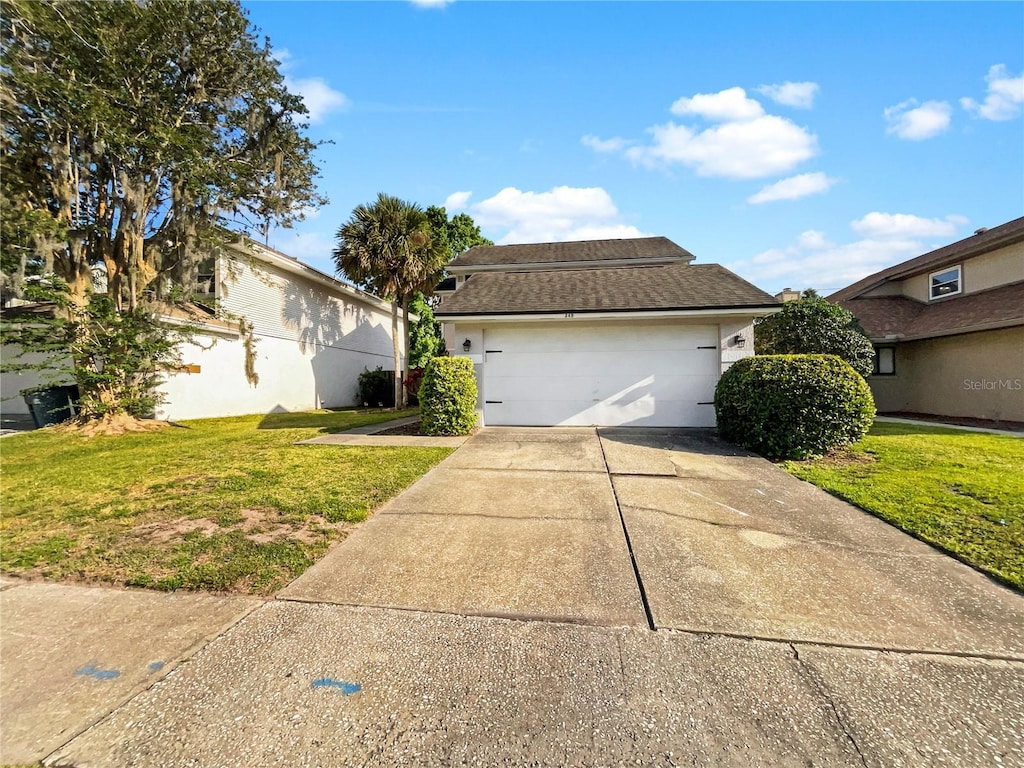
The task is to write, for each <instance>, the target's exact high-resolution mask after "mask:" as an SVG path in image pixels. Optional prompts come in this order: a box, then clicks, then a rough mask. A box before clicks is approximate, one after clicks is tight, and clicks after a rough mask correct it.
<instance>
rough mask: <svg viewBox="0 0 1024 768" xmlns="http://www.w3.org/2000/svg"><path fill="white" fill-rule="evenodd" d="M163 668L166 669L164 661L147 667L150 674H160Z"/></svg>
mask: <svg viewBox="0 0 1024 768" xmlns="http://www.w3.org/2000/svg"><path fill="white" fill-rule="evenodd" d="M163 668H164V663H163V662H162V661H154V662H153V663H152V664H150V665H149V666H148V667H147V669H148V670H149V671H150V672H159V671H160V670H161V669H163Z"/></svg>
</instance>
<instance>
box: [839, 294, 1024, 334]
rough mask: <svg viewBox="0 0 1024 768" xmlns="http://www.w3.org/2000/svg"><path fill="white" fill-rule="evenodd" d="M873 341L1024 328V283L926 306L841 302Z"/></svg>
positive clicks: (893, 299) (900, 300)
mask: <svg viewBox="0 0 1024 768" xmlns="http://www.w3.org/2000/svg"><path fill="white" fill-rule="evenodd" d="M839 303H840V304H842V305H843V306H844V307H846V308H847V309H848V310H850V311H851V312H853V314H855V315H856V316H857V319H858V320H859V321H860V324H861V326H862V327H863V328H864V330H865V331H867V333H868V336H870V337H871V338H872V339H875V340H876V341H877V340H881V339H884V338H885V337H886V336H896V335H898V336H899V337H900V339H907V340H909V339H927V338H931V337H934V336H948V335H950V334H954V333H968V332H970V331H977V330H983V329H986V328H998V327H1005V326H1012V325H1024V283H1013V284H1012V285H1003V286H1000V287H999V288H992V289H989V290H987V291H979V292H978V293H969V294H967V295H966V296H957V297H955V298H950V299H945V300H944V301H938V302H934V303H931V304H922V303H920V302H918V301H914V300H913V299H908V298H906V297H905V296H878V297H875V296H865V297H862V298H856V299H848V300H847V301H840V302H839Z"/></svg>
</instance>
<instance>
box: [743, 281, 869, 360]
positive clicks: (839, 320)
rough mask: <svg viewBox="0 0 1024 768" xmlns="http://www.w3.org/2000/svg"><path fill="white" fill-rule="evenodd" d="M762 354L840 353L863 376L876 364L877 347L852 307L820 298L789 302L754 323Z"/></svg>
mask: <svg viewBox="0 0 1024 768" xmlns="http://www.w3.org/2000/svg"><path fill="white" fill-rule="evenodd" d="M754 349H756V350H757V352H758V354H761V355H838V356H839V357H841V358H842V359H843V360H845V361H846V362H848V363H849V364H850V365H852V366H853V369H854V370H855V371H857V373H859V374H860V375H861V376H865V377H867V376H870V375H871V371H872V369H873V368H874V366H875V348H874V346H873V345H872V344H871V340H870V339H869V338H868V335H867V334H866V333H864V329H863V328H861V327H860V323H858V322H857V318H856V317H855V316H854V315H853V313H852V312H850V311H849V310H846V309H843V307H841V306H839V305H838V304H833V303H832V302H831V301H827V300H825V299H822V298H819V297H811V298H805V299H800V300H799V301H787V302H786V303H785V304H783V305H782V309H781V310H780V311H779V312H777V313H775V314H774V315H768V317H762V318H761V319H760V320H757V321H756V322H755V323H754Z"/></svg>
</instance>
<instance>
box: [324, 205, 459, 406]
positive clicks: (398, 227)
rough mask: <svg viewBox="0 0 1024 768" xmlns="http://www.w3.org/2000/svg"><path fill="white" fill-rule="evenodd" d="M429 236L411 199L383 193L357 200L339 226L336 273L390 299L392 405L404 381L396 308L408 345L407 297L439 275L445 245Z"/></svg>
mask: <svg viewBox="0 0 1024 768" xmlns="http://www.w3.org/2000/svg"><path fill="white" fill-rule="evenodd" d="M440 245H441V244H440V243H437V242H436V241H435V238H433V237H432V236H431V232H430V225H429V222H428V220H427V216H426V213H424V211H423V209H422V208H420V207H419V206H418V205H416V204H415V203H410V202H407V201H405V200H400V199H399V198H397V197H392V196H391V195H385V194H384V193H383V192H382V193H380V194H379V195H377V199H376V201H374V202H373V203H371V204H369V205H358V206H356V208H355V209H354V210H353V211H352V216H351V218H349V220H348V221H346V222H345V223H344V224H342V225H341V228H340V229H339V230H338V247H337V248H335V249H334V264H335V267H336V268H337V271H338V273H339V274H342V275H344V276H346V277H347V278H348V279H349V280H351V281H352V282H353V283H355V284H356V285H358V286H360V287H362V288H365V289H366V290H368V291H370V292H372V293H376V294H377V295H379V296H381V297H383V298H385V299H388V300H390V301H391V339H392V342H393V348H394V363H395V407H396V408H399V407H404V406H405V401H406V398H405V390H404V388H403V386H402V375H401V371H402V364H401V358H402V351H401V343H402V336H400V335H399V333H398V307H399V304H401V305H402V307H403V310H404V313H405V333H404V334H403V336H404V340H405V347H406V352H407V353H408V349H409V301H410V300H411V299H412V296H413V294H415V293H416V292H417V291H419V290H420V289H421V288H423V286H424V285H425V284H427V283H429V282H430V280H431V279H433V277H434V276H435V275H436V274H437V271H438V269H439V262H440V264H442V265H443V263H444V261H445V256H446V254H445V252H444V249H443V248H441V247H439V246H440Z"/></svg>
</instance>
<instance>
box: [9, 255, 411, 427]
mask: <svg viewBox="0 0 1024 768" xmlns="http://www.w3.org/2000/svg"><path fill="white" fill-rule="evenodd" d="M200 272H201V274H200V285H201V286H203V288H204V289H205V293H204V294H201V295H200V296H199V297H198V298H197V303H198V304H199V305H200V306H202V305H204V304H205V305H208V306H209V307H213V306H214V305H216V306H217V307H219V309H220V310H221V312H220V317H219V318H218V317H214V316H213V314H212V311H211V314H209V315H208V316H202V315H201V314H200V315H197V314H195V313H194V314H193V316H192V319H193V321H196V320H197V319H198V324H199V326H200V329H201V333H200V334H199V335H198V336H197V337H196V340H195V342H194V343H189V344H185V345H184V346H183V347H182V358H183V363H184V366H183V368H182V369H181V370H180V371H177V372H172V373H169V374H168V376H167V378H166V381H165V382H164V383H163V384H162V385H161V390H162V391H163V392H164V393H165V395H166V396H167V397H166V401H165V402H164V404H163V405H162V406H160V407H159V408H158V410H157V413H156V416H157V417H158V418H162V419H174V420H180V419H195V418H205V417H209V416H235V415H242V414H250V413H271V412H282V411H301V410H309V409H312V408H332V407H341V406H349V405H354V404H358V403H357V401H358V379H359V374H360V373H362V372H363V370H364V369H367V368H368V369H371V370H372V369H375V368H377V367H378V366H380V367H382V368H383V369H384V370H392V369H393V368H394V364H393V351H392V342H391V305H390V304H389V303H388V302H385V301H382V300H381V299H379V298H377V297H375V296H371V295H369V294H367V293H364V292H362V291H360V290H357V289H355V288H353V287H352V286H350V285H347V284H345V283H342V282H340V281H338V280H336V279H334V278H333V277H331V276H330V275H327V274H324V273H323V272H320V271H318V270H316V269H314V268H313V267H310V266H308V265H306V264H303V263H302V262H300V261H297V260H296V259H293V258H291V257H289V256H285V255H284V254H282V253H279V252H277V251H274V250H272V249H270V248H267V247H265V246H262V245H259V244H257V243H249V248H244V247H241V246H231V247H228V248H226V249H224V251H223V252H222V254H221V255H220V256H219V257H217V258H215V259H210V260H208V261H207V262H206V264H205V265H204V266H203V268H201V270H200ZM167 319H169V320H171V321H172V322H173V321H174V320H175V319H176V318H175V317H174V316H171V317H168V318H167ZM239 319H244V321H245V323H244V325H243V324H241V323H239ZM246 328H251V332H246ZM401 332H402V325H401V320H400V321H399V333H401ZM247 348H248V349H247ZM248 350H251V352H250V351H248ZM247 356H251V363H252V366H251V368H252V372H253V373H255V376H249V375H247V372H246V358H247ZM250 379H251V380H250ZM37 380H38V377H37V376H29V375H24V374H23V375H20V376H13V375H4V376H3V384H2V390H3V398H4V400H3V402H2V404H0V407H2V410H3V412H4V413H8V414H12V413H27V407H26V405H25V402H24V400H23V399H22V398H21V397H20V396H18V392H19V391H20V390H21V389H24V388H27V387H29V386H33V385H34V384H36V382H37Z"/></svg>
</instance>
